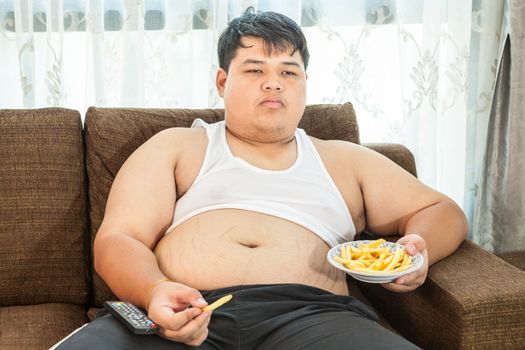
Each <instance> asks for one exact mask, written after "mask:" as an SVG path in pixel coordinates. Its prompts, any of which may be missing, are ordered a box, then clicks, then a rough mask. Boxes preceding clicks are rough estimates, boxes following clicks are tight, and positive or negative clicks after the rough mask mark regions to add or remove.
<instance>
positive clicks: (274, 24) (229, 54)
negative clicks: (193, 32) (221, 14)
mask: <svg viewBox="0 0 525 350" xmlns="http://www.w3.org/2000/svg"><path fill="white" fill-rule="evenodd" d="M243 36H253V37H257V38H262V39H263V41H264V49H265V51H266V53H267V54H268V55H271V54H272V50H277V51H278V52H284V51H286V50H288V49H289V48H292V54H293V53H295V52H296V51H299V53H300V55H301V58H302V59H303V63H304V69H305V70H306V67H307V66H308V59H309V58H310V54H309V53H308V46H307V44H306V38H305V37H304V34H303V31H302V30H301V27H299V25H298V24H297V23H295V22H294V21H293V20H292V19H290V18H288V17H286V16H285V15H282V14H280V13H276V12H271V11H268V12H255V10H254V8H253V7H248V8H247V9H246V11H245V12H244V13H243V14H242V15H241V16H240V17H237V18H235V19H233V20H232V21H231V22H230V23H229V24H228V27H227V28H226V29H225V30H224V32H222V34H221V36H220V38H219V43H218V47H217V54H218V56H219V66H220V67H221V68H222V69H224V70H225V71H226V72H227V71H228V69H229V68H230V63H231V61H232V59H233V58H234V57H235V53H236V51H237V49H238V48H239V47H243V48H244V47H245V46H243V45H242V43H241V38H242V37H243Z"/></svg>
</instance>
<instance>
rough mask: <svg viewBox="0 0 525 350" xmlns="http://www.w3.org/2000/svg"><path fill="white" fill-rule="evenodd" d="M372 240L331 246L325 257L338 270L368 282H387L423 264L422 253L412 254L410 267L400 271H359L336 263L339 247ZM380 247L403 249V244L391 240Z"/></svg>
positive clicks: (358, 244)
mask: <svg viewBox="0 0 525 350" xmlns="http://www.w3.org/2000/svg"><path fill="white" fill-rule="evenodd" d="M370 242H374V241H352V242H346V243H342V244H339V245H338V246H335V247H333V248H332V249H330V250H329V251H328V254H327V256H326V257H327V259H328V262H329V263H330V264H332V265H333V266H334V267H336V268H338V269H339V270H343V271H344V272H346V273H347V274H349V275H350V276H352V277H353V278H355V279H356V280H359V281H363V282H368V283H388V282H392V281H393V280H395V279H396V278H398V277H399V276H403V275H406V274H407V273H410V272H413V271H415V270H417V269H419V268H420V267H421V266H422V265H423V260H424V258H423V255H421V254H420V253H417V254H416V255H412V264H411V266H410V268H408V269H406V270H404V271H401V272H361V271H353V270H350V269H347V268H346V267H345V266H343V265H342V264H341V263H338V262H337V261H335V259H334V258H335V257H336V256H341V249H342V248H346V247H347V246H349V245H351V246H354V247H355V248H358V247H359V246H360V245H361V244H367V243H370ZM380 247H389V248H390V250H392V251H393V250H395V249H396V248H401V249H405V248H404V246H402V245H400V244H397V243H392V242H385V243H382V244H381V245H380Z"/></svg>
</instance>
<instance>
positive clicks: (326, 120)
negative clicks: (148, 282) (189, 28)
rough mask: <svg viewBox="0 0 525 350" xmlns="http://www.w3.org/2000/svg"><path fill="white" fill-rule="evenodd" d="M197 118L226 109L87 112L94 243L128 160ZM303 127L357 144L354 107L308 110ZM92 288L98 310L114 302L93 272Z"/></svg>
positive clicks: (211, 118)
mask: <svg viewBox="0 0 525 350" xmlns="http://www.w3.org/2000/svg"><path fill="white" fill-rule="evenodd" d="M196 118H202V119H204V120H205V121H207V122H209V123H213V122H216V121H219V120H222V119H224V111H223V110H222V109H201V110H197V109H126V108H94V107H91V108H89V110H88V111H87V113H86V120H85V137H86V164H87V174H88V188H89V203H90V205H89V218H90V222H91V225H90V231H91V244H92V242H93V239H94V237H95V234H96V232H97V231H98V228H99V227H100V224H101V222H102V219H103V217H104V210H105V207H106V200H107V197H108V194H109V190H110V188H111V184H112V183H113V180H114V178H115V175H116V174H117V172H118V171H119V169H120V167H121V166H122V164H123V163H124V161H125V160H126V159H127V158H128V157H129V156H130V155H131V153H133V151H135V149H137V148H138V147H139V146H140V145H142V144H143V143H144V142H145V141H147V140H148V139H149V138H150V137H152V136H153V135H155V134H156V133H158V132H159V131H161V130H164V129H166V128H171V127H189V126H190V125H191V123H192V122H193V120H194V119H196ZM299 127H301V128H303V129H305V131H306V132H307V134H309V135H311V136H314V137H317V138H320V139H339V140H345V141H351V142H354V143H359V131H358V127H357V121H356V117H355V112H354V109H353V106H352V104H351V103H345V104H341V105H334V104H330V105H310V106H307V107H306V109H305V113H304V116H303V118H302V120H301V123H300V125H299ZM93 285H94V300H93V304H94V306H98V307H100V306H101V305H102V303H103V301H104V300H108V299H112V298H114V296H113V294H112V293H111V291H110V290H109V288H108V287H107V286H106V285H105V283H104V282H103V281H102V279H101V278H100V277H98V275H97V274H96V273H95V272H93Z"/></svg>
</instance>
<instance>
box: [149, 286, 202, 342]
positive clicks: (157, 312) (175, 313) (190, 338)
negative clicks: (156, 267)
mask: <svg viewBox="0 0 525 350" xmlns="http://www.w3.org/2000/svg"><path fill="white" fill-rule="evenodd" d="M206 305H207V302H206V301H205V300H204V299H203V298H202V295H201V294H200V293H199V291H197V290H195V289H193V288H189V287H187V286H184V285H182V284H178V283H175V282H170V283H163V284H161V285H159V286H158V287H157V288H155V290H154V293H152V296H151V302H150V307H149V310H148V311H149V312H148V315H149V317H150V318H151V319H152V320H153V321H154V322H155V323H157V324H158V325H159V326H160V332H159V335H161V336H162V337H164V338H167V339H170V340H174V341H178V342H181V343H184V344H188V345H194V346H195V345H200V344H201V343H202V342H203V341H204V340H205V339H206V337H207V335H208V324H209V322H210V314H211V313H210V312H203V311H202V308H203V307H205V306H206Z"/></svg>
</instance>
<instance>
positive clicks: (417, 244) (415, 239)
mask: <svg viewBox="0 0 525 350" xmlns="http://www.w3.org/2000/svg"><path fill="white" fill-rule="evenodd" d="M396 243H398V244H402V245H404V246H405V249H406V251H407V253H408V254H410V255H415V254H417V253H418V252H420V251H422V250H424V249H426V242H425V240H424V239H423V238H422V237H421V236H419V235H416V234H409V235H406V236H403V237H401V238H400V239H399V240H398V241H397V242H396Z"/></svg>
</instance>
